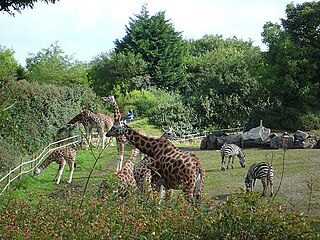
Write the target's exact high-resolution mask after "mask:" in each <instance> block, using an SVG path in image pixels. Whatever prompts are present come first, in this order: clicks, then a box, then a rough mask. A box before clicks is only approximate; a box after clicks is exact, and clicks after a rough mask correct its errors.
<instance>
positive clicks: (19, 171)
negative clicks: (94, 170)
mask: <svg viewBox="0 0 320 240" xmlns="http://www.w3.org/2000/svg"><path fill="white" fill-rule="evenodd" d="M80 142H81V136H80V135H76V136H73V137H69V138H66V139H62V140H59V141H57V142H53V143H50V144H49V145H48V146H47V147H45V148H44V149H43V151H42V152H41V153H40V154H39V156H38V157H36V158H35V159H32V160H30V161H27V162H22V163H21V164H20V165H19V166H17V167H15V168H14V169H12V170H10V171H9V172H8V173H7V174H6V175H5V176H4V177H2V178H1V179H0V184H1V183H4V187H3V188H2V189H1V190H0V196H1V195H2V193H3V192H4V191H5V190H6V189H9V188H10V184H11V183H12V182H13V181H14V180H15V179H17V178H19V177H20V178H21V177H22V175H23V174H26V173H29V172H31V171H33V170H34V169H35V168H36V167H37V166H38V165H39V164H40V163H41V162H42V160H43V159H44V158H45V157H46V156H47V155H48V154H49V153H51V152H52V151H54V150H56V149H59V148H63V147H66V146H69V145H73V144H78V143H80ZM25 169H27V170H25ZM5 180H7V181H5ZM5 182H6V183H5Z"/></svg>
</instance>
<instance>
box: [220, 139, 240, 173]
mask: <svg viewBox="0 0 320 240" xmlns="http://www.w3.org/2000/svg"><path fill="white" fill-rule="evenodd" d="M220 151H221V171H225V170H226V167H225V164H226V158H228V165H227V169H228V168H229V163H230V159H231V158H232V164H231V168H232V169H233V162H234V157H235V156H237V157H238V158H239V161H240V165H241V167H245V166H246V163H245V155H244V153H243V151H242V149H241V148H240V147H239V146H237V145H236V144H229V143H224V144H223V145H222V147H221V149H220Z"/></svg>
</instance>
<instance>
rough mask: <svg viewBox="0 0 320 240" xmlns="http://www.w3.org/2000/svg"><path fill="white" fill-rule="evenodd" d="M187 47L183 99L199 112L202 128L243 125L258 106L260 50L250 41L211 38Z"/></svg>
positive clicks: (260, 73)
mask: <svg viewBox="0 0 320 240" xmlns="http://www.w3.org/2000/svg"><path fill="white" fill-rule="evenodd" d="M189 44H190V47H189V49H190V56H189V58H188V63H187V69H188V75H189V78H188V88H187V89H186V91H185V96H186V97H187V98H186V101H187V102H188V103H189V104H191V106H193V107H194V109H195V110H196V112H197V113H198V116H199V122H200V123H201V124H200V125H201V127H204V128H205V127H210V126H211V127H223V128H225V127H228V126H235V125H237V124H241V125H242V123H243V122H244V120H246V118H247V117H248V115H249V112H250V111H251V109H252V107H254V106H255V105H257V104H258V103H259V94H258V89H259V80H260V78H261V77H262V69H263V60H262V56H261V51H260V49H259V48H257V47H254V46H252V43H250V42H244V41H241V40H238V39H236V38H232V39H227V40H224V39H223V38H222V37H221V36H212V35H207V36H204V37H203V38H202V39H199V40H193V41H190V43H189ZM231 116H232V117H231Z"/></svg>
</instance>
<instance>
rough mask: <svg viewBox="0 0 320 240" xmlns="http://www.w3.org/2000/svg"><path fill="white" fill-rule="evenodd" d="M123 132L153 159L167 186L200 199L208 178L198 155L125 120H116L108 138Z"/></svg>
mask: <svg viewBox="0 0 320 240" xmlns="http://www.w3.org/2000/svg"><path fill="white" fill-rule="evenodd" d="M119 135H124V136H125V137H126V138H127V140H128V141H129V142H130V143H131V144H132V145H134V146H135V147H136V148H138V149H139V150H140V151H141V152H143V153H144V154H146V155H148V156H149V157H151V158H153V159H152V161H151V166H150V167H151V168H153V169H154V170H155V171H156V172H157V173H159V176H160V184H161V185H163V186H164V188H165V189H179V188H182V190H183V192H184V193H185V194H186V195H188V196H189V197H190V198H197V199H198V198H199V197H200V193H201V190H202V188H203V185H204V181H205V169H204V167H203V165H202V163H201V161H200V160H199V159H198V158H197V156H196V155H195V154H193V153H190V152H184V151H182V150H181V149H179V148H177V147H176V146H174V145H173V144H172V143H171V142H170V141H169V140H167V139H165V138H161V137H160V138H149V137H147V136H143V135H141V134H139V133H138V132H136V131H135V130H134V129H132V128H131V127H130V126H128V125H126V124H125V123H123V122H122V121H119V122H118V121H115V122H114V125H113V126H112V128H111V129H110V130H109V131H108V132H107V133H106V136H107V137H111V136H119Z"/></svg>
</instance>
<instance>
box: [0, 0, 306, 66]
mask: <svg viewBox="0 0 320 240" xmlns="http://www.w3.org/2000/svg"><path fill="white" fill-rule="evenodd" d="M290 2H291V1H290V0H242V1H239V0H223V1H221V0H161V1H160V0H91V1H88V0H60V1H59V2H56V3H55V4H45V3H41V2H40V3H36V4H35V6H34V9H26V10H23V11H22V12H21V14H19V13H16V14H15V17H12V16H11V15H9V14H7V13H4V12H0V29H1V31H0V45H2V46H5V47H7V48H10V49H12V50H14V51H15V55H14V57H15V59H16V60H17V61H18V62H19V63H20V64H21V65H23V66H25V60H26V58H27V57H30V54H37V52H39V51H41V50H42V49H46V48H49V47H50V45H51V44H54V43H55V42H58V45H59V46H60V47H61V49H62V50H63V51H64V52H65V54H67V55H69V56H73V58H74V59H76V60H79V61H83V62H90V61H91V60H93V59H94V58H95V57H97V56H98V55H99V54H101V53H102V52H109V51H111V50H113V49H114V41H115V40H116V39H122V38H123V37H124V36H125V34H126V32H125V30H126V28H125V27H126V25H128V24H129V22H130V18H135V17H134V15H135V14H139V13H140V11H141V8H142V5H143V4H147V10H148V11H149V13H150V15H154V14H156V13H158V12H160V11H165V16H166V19H168V20H170V23H172V24H173V26H174V28H175V30H176V31H178V32H182V37H183V38H184V39H201V38H202V37H203V36H204V35H206V34H208V35H210V34H213V35H216V34H218V35H222V36H223V38H229V37H233V36H236V37H237V38H238V39H241V40H243V41H253V45H254V46H259V47H260V48H261V49H262V50H266V49H267V48H266V46H265V45H264V44H263V43H262V42H261V39H262V38H261V32H262V31H263V25H264V24H265V23H266V22H268V21H270V22H273V23H279V24H280V19H281V18H285V17H286V16H285V10H286V6H287V4H289V3H290ZM292 2H293V3H295V4H298V3H303V2H305V0H304V1H301V0H295V1H292Z"/></svg>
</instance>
